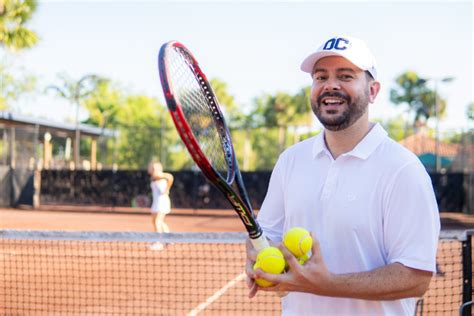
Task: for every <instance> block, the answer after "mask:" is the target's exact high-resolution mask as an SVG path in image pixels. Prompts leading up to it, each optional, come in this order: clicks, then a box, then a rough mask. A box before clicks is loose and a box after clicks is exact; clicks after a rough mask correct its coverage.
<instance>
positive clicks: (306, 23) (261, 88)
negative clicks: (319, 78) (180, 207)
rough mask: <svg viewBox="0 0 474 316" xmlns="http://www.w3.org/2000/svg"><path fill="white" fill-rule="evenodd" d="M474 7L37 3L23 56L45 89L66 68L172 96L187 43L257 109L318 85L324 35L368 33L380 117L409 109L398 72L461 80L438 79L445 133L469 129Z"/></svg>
mask: <svg viewBox="0 0 474 316" xmlns="http://www.w3.org/2000/svg"><path fill="white" fill-rule="evenodd" d="M473 10H474V9H473V4H472V2H471V1H462V2H461V1H418V2H416V1H415V2H412V1H401V2H388V1H377V2H375V1H345V2H341V1H291V2H290V1H258V2H257V1H243V2H237V1H220V2H217V1H207V2H203V1H187V2H182V1H173V2H172V1H141V2H140V1H39V6H38V10H37V12H36V13H35V15H34V17H33V19H32V20H31V22H30V23H29V24H28V26H29V27H30V28H31V29H33V30H34V31H36V32H37V33H38V35H39V38H40V41H39V43H38V45H36V46H35V47H34V48H32V49H30V50H27V51H24V52H22V53H20V54H18V55H15V56H14V63H15V65H16V66H18V67H22V68H24V69H25V70H26V71H28V72H29V73H31V74H33V75H35V76H37V77H38V78H39V87H40V90H41V88H44V87H46V86H48V85H50V84H58V83H59V81H58V79H57V76H58V74H60V73H63V74H67V75H68V76H69V77H71V78H74V79H77V80H78V79H79V78H81V77H82V76H84V75H86V74H91V73H93V74H98V75H101V76H105V77H108V78H110V79H112V80H113V81H115V82H117V83H119V84H120V86H121V87H122V88H123V89H124V91H126V92H128V93H139V94H146V95H149V96H153V97H157V98H158V99H159V100H160V101H161V102H163V97H162V90H161V86H160V83H159V77H158V72H157V54H158V51H159V48H160V47H161V45H162V44H163V43H165V42H167V41H170V40H178V41H180V42H182V43H183V44H184V45H185V46H187V47H188V48H189V49H190V50H191V51H192V52H193V54H194V55H195V57H196V58H197V60H198V61H199V63H200V65H201V68H202V69H203V71H204V72H205V73H206V75H207V77H209V78H219V79H221V80H222V81H224V82H226V83H227V85H228V90H229V92H230V94H232V95H234V96H235V98H236V100H237V101H238V102H239V104H242V105H243V106H248V105H249V104H251V102H252V100H253V99H254V98H256V97H258V96H261V95H262V94H264V93H276V92H277V91H283V92H288V93H296V92H297V91H299V90H300V89H301V88H302V87H304V86H307V85H310V84H311V79H310V77H309V75H308V74H306V73H303V72H302V71H301V70H300V69H299V67H300V64H301V62H302V60H303V59H304V58H305V57H306V56H307V55H309V54H310V53H312V52H313V51H314V50H315V49H316V48H317V47H318V46H319V45H320V43H321V42H322V41H325V40H326V39H328V38H330V37H331V36H337V35H344V34H346V35H352V36H355V37H359V38H361V39H363V40H365V41H366V43H367V45H368V46H369V47H370V49H371V50H372V52H373V54H374V55H375V57H376V59H377V63H378V74H379V81H380V82H381V84H382V89H381V92H380V95H379V96H378V98H377V100H376V102H375V104H373V105H371V108H370V117H371V119H376V118H378V119H390V118H394V117H396V116H397V115H400V114H403V113H404V111H405V110H406V108H404V107H395V106H393V105H392V104H391V103H390V101H389V91H390V88H391V87H393V85H394V79H395V78H396V77H397V76H398V75H400V74H401V73H403V72H405V71H407V70H413V71H416V72H417V73H418V74H419V75H420V76H421V77H424V78H431V79H432V80H431V81H430V82H429V83H428V84H431V85H432V87H434V81H435V80H439V79H441V78H445V77H454V78H455V80H454V81H452V82H450V83H440V84H438V91H439V93H440V95H441V96H442V97H443V98H446V99H447V101H448V112H447V117H446V118H445V119H444V120H443V121H441V123H440V129H442V130H443V129H452V128H464V127H467V124H468V122H467V118H466V114H465V113H466V107H467V105H468V104H469V103H470V102H472V101H474V94H473V72H474V71H473V50H474V48H473ZM163 103H164V102H163ZM14 110H15V111H17V112H21V113H23V114H31V115H34V116H38V117H43V118H48V119H51V120H55V121H67V120H69V121H70V120H72V119H73V117H74V113H75V110H74V107H73V106H70V105H68V104H66V103H65V102H64V101H58V100H57V99H55V98H54V97H53V96H35V97H28V98H25V99H22V100H20V102H19V103H18V104H16V105H15V106H14ZM405 115H406V114H405ZM86 117H87V113H86V112H84V111H81V119H84V118H86Z"/></svg>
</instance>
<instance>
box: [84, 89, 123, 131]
mask: <svg viewBox="0 0 474 316" xmlns="http://www.w3.org/2000/svg"><path fill="white" fill-rule="evenodd" d="M122 98H123V97H122V93H121V92H120V91H119V90H118V89H116V88H115V87H112V85H111V82H110V81H108V80H103V81H102V82H99V84H98V85H97V87H96V88H95V89H94V90H93V91H92V92H91V93H90V95H89V96H88V97H87V99H85V100H84V102H83V103H84V107H85V108H86V109H87V110H88V112H89V118H88V119H87V120H86V121H84V123H86V124H91V125H95V126H99V127H102V128H115V127H116V126H117V121H118V112H119V109H120V104H121V100H122Z"/></svg>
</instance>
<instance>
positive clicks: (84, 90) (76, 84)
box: [46, 74, 105, 168]
mask: <svg viewBox="0 0 474 316" xmlns="http://www.w3.org/2000/svg"><path fill="white" fill-rule="evenodd" d="M59 78H60V80H61V81H62V85H60V86H55V85H51V86H48V87H47V88H46V91H53V92H55V93H56V95H57V96H59V97H61V98H63V99H66V100H68V101H69V102H70V103H71V104H73V105H75V106H76V117H75V124H76V133H75V141H74V166H75V167H76V168H77V167H78V166H79V144H80V133H79V108H80V107H81V103H82V101H83V100H84V99H85V98H86V97H87V96H89V95H90V94H91V93H93V92H94V91H95V89H96V88H97V87H98V86H99V85H100V84H101V83H102V82H104V81H105V79H103V78H101V77H99V76H97V75H92V74H89V75H85V76H83V77H82V78H81V79H79V80H78V81H74V80H71V79H69V78H67V77H66V76H64V75H60V76H59Z"/></svg>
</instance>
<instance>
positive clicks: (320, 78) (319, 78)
mask: <svg viewBox="0 0 474 316" xmlns="http://www.w3.org/2000/svg"><path fill="white" fill-rule="evenodd" d="M313 79H314V80H316V81H321V80H324V79H326V77H324V76H313Z"/></svg>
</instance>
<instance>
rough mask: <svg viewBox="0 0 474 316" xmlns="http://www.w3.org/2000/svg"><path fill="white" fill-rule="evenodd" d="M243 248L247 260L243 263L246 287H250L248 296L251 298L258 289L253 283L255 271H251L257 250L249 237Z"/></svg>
mask: <svg viewBox="0 0 474 316" xmlns="http://www.w3.org/2000/svg"><path fill="white" fill-rule="evenodd" d="M245 248H246V250H247V262H246V265H245V272H246V274H247V287H248V288H249V289H250V292H249V298H252V297H254V296H255V295H256V294H257V291H258V286H257V284H256V283H255V272H254V271H253V265H254V263H255V260H257V251H256V250H255V249H254V248H253V246H252V243H251V242H250V239H249V238H247V241H246V243H245Z"/></svg>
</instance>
